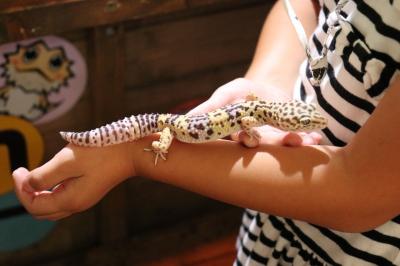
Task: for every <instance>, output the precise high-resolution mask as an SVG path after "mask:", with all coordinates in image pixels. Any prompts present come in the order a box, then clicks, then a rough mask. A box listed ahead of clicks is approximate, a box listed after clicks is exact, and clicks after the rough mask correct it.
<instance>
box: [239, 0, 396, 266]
mask: <svg viewBox="0 0 400 266" xmlns="http://www.w3.org/2000/svg"><path fill="white" fill-rule="evenodd" d="M320 2H321V3H320V4H321V11H320V14H319V22H318V27H317V28H316V30H315V32H314V33H313V35H312V36H311V38H310V43H309V44H310V48H311V53H313V54H314V55H315V56H317V55H319V54H320V53H321V51H322V49H323V47H324V46H325V47H326V48H327V54H326V56H327V60H328V66H327V71H326V75H325V76H324V78H323V79H322V81H321V82H320V85H314V86H313V85H311V83H310V81H309V79H310V77H311V72H310V71H309V67H308V63H307V62H304V63H303V64H302V66H301V69H300V79H299V82H298V85H297V86H296V88H295V98H297V99H302V100H303V101H306V102H314V103H316V104H317V105H318V106H319V109H320V111H321V112H322V113H323V114H324V115H325V116H326V117H327V118H328V119H329V125H328V127H327V128H326V129H324V130H322V131H321V132H320V133H321V135H322V136H323V140H322V144H327V145H335V146H344V145H346V143H348V142H349V141H350V140H351V138H352V137H353V136H354V135H355V134H356V132H357V131H358V130H359V129H360V127H361V126H362V125H363V124H364V123H365V122H366V120H367V119H368V118H369V116H370V115H371V114H372V112H373V111H374V109H375V107H376V106H377V104H378V103H379V101H380V99H381V98H382V97H383V95H384V94H385V89H386V88H387V87H388V86H389V84H390V82H392V81H393V80H394V78H395V76H398V74H399V72H400V71H399V70H400V0H364V1H362V0H354V1H341V3H342V2H344V5H343V6H342V7H341V8H338V1H334V0H324V1H322V0H321V1H320ZM237 248H238V253H237V259H236V261H235V263H234V265H238V266H240V265H400V216H399V217H396V218H395V219H393V220H391V221H388V222H387V223H385V224H383V225H381V226H379V227H378V228H376V229H374V230H371V231H369V232H365V233H360V234H355V233H343V232H338V231H334V230H330V229H327V228H323V227H320V226H317V225H312V224H309V223H306V222H302V221H297V220H291V219H286V218H282V217H276V216H272V215H267V214H264V213H260V212H256V211H253V210H246V211H245V213H244V215H243V222H242V226H241V228H240V233H239V237H238V241H237Z"/></svg>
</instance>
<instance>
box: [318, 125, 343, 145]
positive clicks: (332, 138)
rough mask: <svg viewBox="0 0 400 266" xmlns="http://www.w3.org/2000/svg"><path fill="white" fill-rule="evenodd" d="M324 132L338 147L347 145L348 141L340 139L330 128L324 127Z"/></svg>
mask: <svg viewBox="0 0 400 266" xmlns="http://www.w3.org/2000/svg"><path fill="white" fill-rule="evenodd" d="M322 132H323V133H324V134H325V136H326V137H327V138H328V139H329V141H330V142H331V143H332V144H333V145H334V146H336V147H344V146H346V142H344V141H343V140H341V139H339V138H338V137H336V136H335V135H334V134H333V132H332V131H330V129H329V128H327V127H326V128H324V129H322Z"/></svg>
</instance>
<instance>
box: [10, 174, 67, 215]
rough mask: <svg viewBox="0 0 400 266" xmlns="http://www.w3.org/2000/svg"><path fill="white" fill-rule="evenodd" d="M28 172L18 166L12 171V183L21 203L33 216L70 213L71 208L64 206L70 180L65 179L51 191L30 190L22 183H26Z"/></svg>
mask: <svg viewBox="0 0 400 266" xmlns="http://www.w3.org/2000/svg"><path fill="white" fill-rule="evenodd" d="M29 176H30V173H29V172H28V170H26V169H25V168H19V169H17V170H15V171H14V173H13V177H14V184H15V192H16V193H17V196H18V198H19V200H20V201H21V203H22V204H23V205H24V207H25V208H26V209H27V211H29V212H30V213H31V214H32V215H33V216H36V217H44V216H49V215H54V217H55V216H60V217H61V216H63V215H67V214H68V213H71V212H72V211H73V210H72V209H71V210H70V209H67V208H65V206H67V205H66V204H65V203H66V202H67V200H66V199H68V198H71V197H70V195H68V194H70V193H68V190H67V186H68V185H70V184H69V183H71V182H70V181H66V182H65V183H66V184H63V185H59V186H57V187H56V188H55V189H53V190H52V191H47V190H45V191H41V192H31V191H27V190H26V189H25V188H24V184H26V183H27V179H28V178H29Z"/></svg>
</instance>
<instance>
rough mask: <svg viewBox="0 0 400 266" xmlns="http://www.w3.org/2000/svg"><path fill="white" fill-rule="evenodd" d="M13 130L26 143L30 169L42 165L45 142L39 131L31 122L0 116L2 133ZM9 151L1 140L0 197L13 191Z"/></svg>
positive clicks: (0, 130)
mask: <svg viewBox="0 0 400 266" xmlns="http://www.w3.org/2000/svg"><path fill="white" fill-rule="evenodd" d="M8 130H13V131H16V132H18V133H20V134H21V135H22V136H23V137H24V139H25V142H26V152H27V154H26V155H27V158H28V161H27V163H28V165H27V166H28V168H29V169H33V168H36V167H37V166H39V165H40V163H41V161H42V159H43V154H44V142H43V139H42V136H41V135H40V133H39V131H38V130H37V129H36V128H35V127H34V126H33V125H32V124H31V123H29V122H27V121H25V120H22V119H19V118H16V117H12V116H0V132H2V131H8ZM9 152H10V151H9V150H8V147H7V145H6V144H4V143H2V140H1V139H0V195H2V194H5V193H7V192H10V191H11V190H13V182H12V177H11V162H10V157H9Z"/></svg>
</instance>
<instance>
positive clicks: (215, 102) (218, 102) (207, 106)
mask: <svg viewBox="0 0 400 266" xmlns="http://www.w3.org/2000/svg"><path fill="white" fill-rule="evenodd" d="M226 104H228V99H227V98H224V97H221V96H219V95H218V94H214V95H213V96H211V97H210V98H209V99H208V100H207V101H205V102H203V103H201V104H200V105H198V106H197V107H195V108H194V109H192V110H190V111H189V112H188V113H187V114H188V115H200V114H205V113H207V112H210V111H213V110H215V109H218V108H220V107H222V106H224V105H226Z"/></svg>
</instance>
